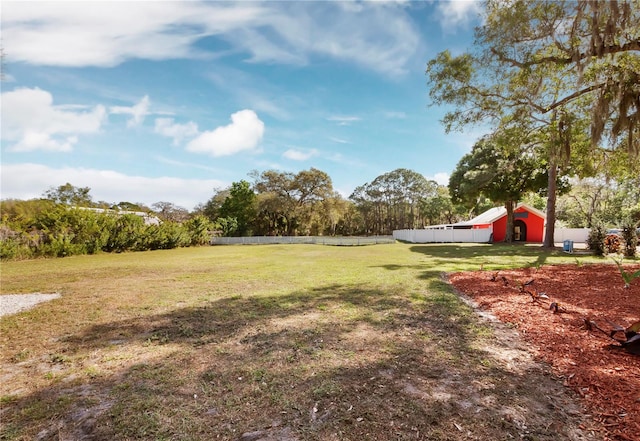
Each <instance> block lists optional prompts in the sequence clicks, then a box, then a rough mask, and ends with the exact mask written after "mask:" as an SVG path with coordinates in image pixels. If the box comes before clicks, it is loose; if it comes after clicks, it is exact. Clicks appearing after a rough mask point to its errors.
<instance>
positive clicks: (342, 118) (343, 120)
mask: <svg viewBox="0 0 640 441" xmlns="http://www.w3.org/2000/svg"><path fill="white" fill-rule="evenodd" d="M361 120H362V118H360V117H359V116H348V115H334V116H330V117H328V118H327V121H333V122H337V123H338V125H340V126H348V125H350V124H351V123H353V122H357V121H361Z"/></svg>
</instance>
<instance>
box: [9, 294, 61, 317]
mask: <svg viewBox="0 0 640 441" xmlns="http://www.w3.org/2000/svg"><path fill="white" fill-rule="evenodd" d="M58 297H60V294H58V293H54V294H41V293H39V292H37V293H33V294H3V295H0V317H2V316H4V315H10V314H15V313H16V312H20V311H25V310H27V309H30V308H33V307H34V306H36V305H37V304H38V303H41V302H48V301H49V300H53V299H57V298H58Z"/></svg>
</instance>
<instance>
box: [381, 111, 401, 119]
mask: <svg viewBox="0 0 640 441" xmlns="http://www.w3.org/2000/svg"><path fill="white" fill-rule="evenodd" d="M384 117H385V118H388V119H405V118H406V117H407V114H406V113H405V112H394V111H388V112H384Z"/></svg>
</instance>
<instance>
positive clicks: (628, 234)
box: [622, 220, 638, 257]
mask: <svg viewBox="0 0 640 441" xmlns="http://www.w3.org/2000/svg"><path fill="white" fill-rule="evenodd" d="M622 240H623V241H624V255H625V256H626V257H635V255H636V247H637V246H638V236H637V234H636V226H635V225H634V224H633V222H631V220H627V221H625V223H624V224H623V225H622Z"/></svg>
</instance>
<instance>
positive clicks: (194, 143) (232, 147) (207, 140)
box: [187, 109, 264, 156]
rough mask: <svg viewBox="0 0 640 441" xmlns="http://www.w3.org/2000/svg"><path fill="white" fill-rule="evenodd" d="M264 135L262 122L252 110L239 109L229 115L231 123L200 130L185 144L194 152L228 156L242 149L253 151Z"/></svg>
mask: <svg viewBox="0 0 640 441" xmlns="http://www.w3.org/2000/svg"><path fill="white" fill-rule="evenodd" d="M263 135H264V123H263V122H262V121H261V120H260V118H258V115H256V113H255V112H254V111H253V110H248V109H245V110H241V111H239V112H236V113H234V114H233V115H231V124H229V125H226V126H222V127H218V128H216V129H214V130H212V131H208V132H202V133H201V134H200V135H198V136H197V137H196V138H195V139H193V140H191V141H190V142H189V143H188V144H187V150H188V151H190V152H194V153H208V154H210V155H211V156H230V155H234V154H236V153H239V152H243V151H255V150H256V149H257V147H258V145H259V143H260V141H261V140H262V136H263Z"/></svg>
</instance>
